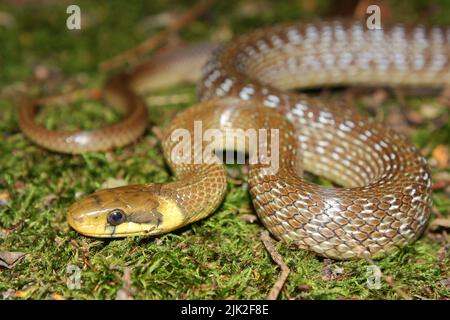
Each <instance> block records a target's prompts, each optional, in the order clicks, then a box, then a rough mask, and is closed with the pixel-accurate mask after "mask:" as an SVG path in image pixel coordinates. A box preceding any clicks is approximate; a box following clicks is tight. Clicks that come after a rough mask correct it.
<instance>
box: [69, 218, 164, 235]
mask: <svg viewBox="0 0 450 320" xmlns="http://www.w3.org/2000/svg"><path fill="white" fill-rule="evenodd" d="M67 221H68V223H69V225H70V226H71V227H72V228H73V229H74V230H75V231H77V232H78V233H80V234H82V235H84V236H87V237H92V238H125V237H133V236H151V235H155V234H157V233H158V232H157V229H158V228H157V226H155V225H154V224H147V223H134V222H126V223H123V224H121V225H119V226H111V225H109V224H107V223H105V224H97V223H83V222H82V221H77V220H76V219H74V218H73V217H72V215H70V214H69V215H68V217H67ZM155 231H156V232H155Z"/></svg>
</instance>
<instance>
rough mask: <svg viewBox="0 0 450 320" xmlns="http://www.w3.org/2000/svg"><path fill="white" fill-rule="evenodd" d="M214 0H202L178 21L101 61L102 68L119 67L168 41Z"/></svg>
mask: <svg viewBox="0 0 450 320" xmlns="http://www.w3.org/2000/svg"><path fill="white" fill-rule="evenodd" d="M213 3H214V0H200V1H198V2H197V3H196V4H195V5H194V6H193V7H192V8H191V9H189V10H188V11H186V12H185V13H184V14H183V15H182V16H181V17H180V18H179V19H178V20H177V21H175V22H174V23H173V24H171V25H169V26H168V27H167V28H166V29H164V30H162V31H160V32H158V33H156V34H155V35H153V36H152V37H150V38H148V39H147V40H145V41H144V42H142V43H140V44H139V45H137V46H135V47H133V48H131V49H129V50H127V51H125V52H123V53H121V54H119V55H117V56H115V57H113V58H111V59H109V60H106V61H104V62H102V63H100V69H101V70H104V71H107V70H111V69H114V68H118V67H120V66H122V65H124V64H125V63H126V62H130V61H134V60H137V58H138V56H140V55H142V54H144V53H145V52H148V51H150V50H153V49H155V48H156V47H158V46H160V45H162V44H163V43H165V42H167V41H168V39H169V38H170V35H172V34H174V33H176V32H178V31H180V30H181V29H182V28H184V27H185V26H186V25H187V24H188V23H190V22H191V21H193V20H195V19H196V18H197V17H198V16H200V15H201V14H202V13H204V12H205V11H206V10H208V8H210V7H211V5H212V4H213Z"/></svg>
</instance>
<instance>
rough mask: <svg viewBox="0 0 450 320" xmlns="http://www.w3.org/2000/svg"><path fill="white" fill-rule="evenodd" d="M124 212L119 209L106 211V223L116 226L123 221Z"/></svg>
mask: <svg viewBox="0 0 450 320" xmlns="http://www.w3.org/2000/svg"><path fill="white" fill-rule="evenodd" d="M125 218H126V216H125V213H124V212H123V211H122V210H120V209H114V210H112V211H110V212H109V213H108V217H107V220H108V223H109V224H110V225H112V226H117V225H119V224H121V223H122V222H124V221H125Z"/></svg>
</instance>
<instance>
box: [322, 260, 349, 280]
mask: <svg viewBox="0 0 450 320" xmlns="http://www.w3.org/2000/svg"><path fill="white" fill-rule="evenodd" d="M323 264H324V268H323V271H322V279H323V280H324V281H331V280H338V279H339V278H340V276H341V275H342V274H343V273H344V268H343V267H341V266H338V265H336V264H333V260H331V259H325V260H324V261H323Z"/></svg>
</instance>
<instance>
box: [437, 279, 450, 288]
mask: <svg viewBox="0 0 450 320" xmlns="http://www.w3.org/2000/svg"><path fill="white" fill-rule="evenodd" d="M439 284H440V285H441V286H443V287H447V288H448V289H450V278H446V279H444V280H441V281H440V282H439Z"/></svg>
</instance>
